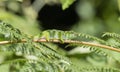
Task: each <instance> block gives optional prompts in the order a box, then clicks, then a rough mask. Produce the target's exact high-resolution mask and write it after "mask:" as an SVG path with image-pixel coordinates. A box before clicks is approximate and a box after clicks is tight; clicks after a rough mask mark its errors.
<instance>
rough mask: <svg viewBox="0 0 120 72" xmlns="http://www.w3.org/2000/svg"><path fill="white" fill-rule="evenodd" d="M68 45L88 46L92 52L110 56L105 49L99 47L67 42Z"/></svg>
mask: <svg viewBox="0 0 120 72" xmlns="http://www.w3.org/2000/svg"><path fill="white" fill-rule="evenodd" d="M68 46H80V47H83V48H88V49H89V50H90V51H91V52H93V53H95V54H98V55H102V56H106V57H110V55H109V53H107V52H106V51H105V49H101V48H99V47H95V46H89V45H83V44H69V45H68ZM68 46H67V47H68Z"/></svg>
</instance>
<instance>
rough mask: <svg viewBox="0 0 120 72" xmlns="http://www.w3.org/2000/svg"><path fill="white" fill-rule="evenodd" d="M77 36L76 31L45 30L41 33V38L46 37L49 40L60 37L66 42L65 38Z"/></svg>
mask: <svg viewBox="0 0 120 72" xmlns="http://www.w3.org/2000/svg"><path fill="white" fill-rule="evenodd" d="M76 36H77V35H76V33H75V32H73V31H61V30H45V31H43V32H42V33H40V35H39V38H44V39H46V40H47V41H50V40H53V39H58V40H60V41H61V42H64V40H70V39H73V38H75V37H76Z"/></svg>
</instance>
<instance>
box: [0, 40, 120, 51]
mask: <svg viewBox="0 0 120 72" xmlns="http://www.w3.org/2000/svg"><path fill="white" fill-rule="evenodd" d="M25 42H27V41H26V40H22V41H19V42H11V41H0V45H3V44H12V43H25ZM33 42H54V43H61V41H60V40H58V39H53V40H50V41H47V40H46V39H39V40H33ZM64 43H76V44H83V45H89V46H96V47H100V48H104V49H109V50H112V51H116V52H120V49H118V48H114V47H110V46H107V45H102V44H95V43H90V42H84V41H75V40H65V41H64Z"/></svg>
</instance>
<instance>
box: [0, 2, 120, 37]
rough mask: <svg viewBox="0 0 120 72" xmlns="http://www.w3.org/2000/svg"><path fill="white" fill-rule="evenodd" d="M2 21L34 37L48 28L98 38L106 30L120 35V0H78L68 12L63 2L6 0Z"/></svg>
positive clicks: (0, 13) (1, 7) (0, 11)
mask: <svg viewBox="0 0 120 72" xmlns="http://www.w3.org/2000/svg"><path fill="white" fill-rule="evenodd" d="M0 20H3V21H5V22H8V23H10V24H13V26H15V27H17V28H19V29H21V30H22V31H24V32H25V33H27V34H30V35H34V34H37V33H39V32H40V31H41V30H45V29H61V30H73V31H76V32H82V33H87V34H91V35H95V36H100V35H101V34H102V33H103V32H106V31H109V32H117V33H120V31H119V27H120V17H119V0H118V1H117V0H76V1H75V2H74V3H73V4H72V5H71V6H70V7H69V8H68V9H66V10H62V8H61V5H60V3H59V0H16V1H14V0H13V1H12V0H8V1H4V0H3V1H0Z"/></svg>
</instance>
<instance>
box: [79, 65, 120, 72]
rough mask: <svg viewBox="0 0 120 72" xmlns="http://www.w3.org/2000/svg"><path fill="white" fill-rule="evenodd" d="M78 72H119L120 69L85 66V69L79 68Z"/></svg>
mask: <svg viewBox="0 0 120 72" xmlns="http://www.w3.org/2000/svg"><path fill="white" fill-rule="evenodd" d="M80 71H81V72H120V69H117V68H112V67H92V66H85V67H80ZM78 72H79V71H78Z"/></svg>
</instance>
